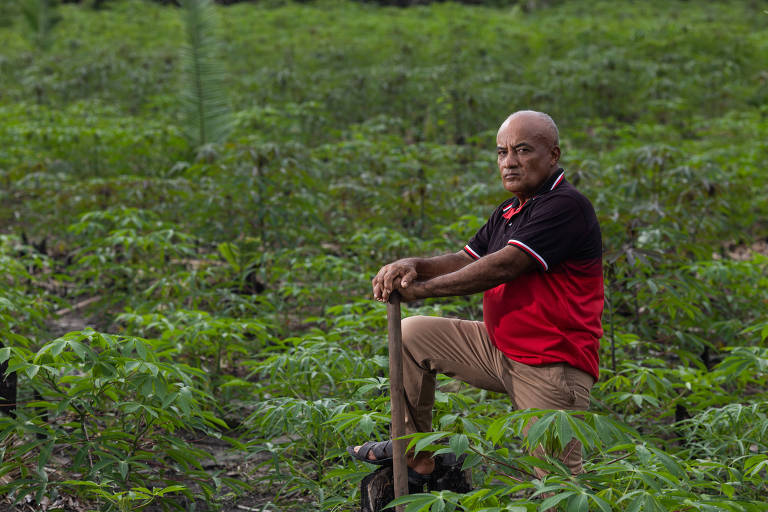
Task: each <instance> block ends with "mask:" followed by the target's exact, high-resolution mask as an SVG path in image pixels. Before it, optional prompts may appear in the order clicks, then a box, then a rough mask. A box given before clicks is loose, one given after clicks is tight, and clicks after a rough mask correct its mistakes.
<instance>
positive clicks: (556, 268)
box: [464, 169, 603, 379]
mask: <svg viewBox="0 0 768 512" xmlns="http://www.w3.org/2000/svg"><path fill="white" fill-rule="evenodd" d="M507 245H514V246H515V247H517V248H518V249H520V250H521V251H523V252H525V253H526V254H527V255H528V256H530V257H531V258H533V260H534V261H536V263H537V268H536V269H535V270H533V271H529V272H526V273H524V274H521V275H520V276H518V277H517V278H516V279H515V280H513V281H510V282H507V283H502V284H500V285H498V286H496V287H494V288H491V289H490V290H487V291H486V292H485V293H484V295H483V320H484V322H485V326H486V329H487V330H488V334H489V336H490V338H491V340H492V342H493V344H494V345H495V346H496V347H497V348H498V349H499V350H501V351H502V352H503V353H504V354H505V355H506V356H507V357H509V358H511V359H513V360H515V361H518V362H520V363H524V364H528V365H532V366H538V365H543V364H550V363H562V362H565V363H568V364H569V365H571V366H573V367H575V368H579V369H581V370H583V371H585V372H587V373H589V374H591V375H592V376H593V377H594V378H595V379H597V378H598V376H599V359H598V350H599V340H600V337H601V336H602V334H603V330H602V323H601V317H602V314H603V267H602V239H601V235H600V225H599V224H598V221H597V216H596V215H595V210H594V208H593V207H592V204H591V203H590V202H589V200H588V199H587V198H586V197H584V195H582V194H581V193H580V192H579V191H578V190H576V188H575V187H574V186H573V185H571V184H570V183H568V182H567V181H566V179H565V172H564V171H563V170H562V169H559V170H558V171H557V172H555V174H553V175H552V176H551V177H550V178H549V179H547V181H546V182H545V183H544V184H543V185H542V186H541V188H540V189H539V190H538V191H537V192H536V193H535V194H534V195H533V197H531V198H530V199H528V200H527V201H525V202H524V203H523V204H520V201H519V200H518V199H517V198H516V197H515V198H511V199H507V200H506V201H504V202H503V203H501V205H499V207H498V208H496V210H495V211H494V212H493V214H492V215H491V216H490V218H489V219H488V222H487V223H486V224H485V225H484V226H483V227H482V228H480V230H479V231H478V232H477V233H476V234H475V236H473V237H472V239H470V241H469V243H467V245H466V246H465V247H464V250H465V251H466V252H467V254H469V255H470V256H471V257H472V258H474V259H479V258H482V257H483V256H485V255H487V254H491V253H493V252H496V251H498V250H500V249H502V248H504V247H506V246H507Z"/></svg>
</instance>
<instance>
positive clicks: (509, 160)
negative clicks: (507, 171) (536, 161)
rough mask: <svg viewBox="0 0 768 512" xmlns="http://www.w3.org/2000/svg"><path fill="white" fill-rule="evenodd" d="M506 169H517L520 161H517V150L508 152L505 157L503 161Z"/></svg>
mask: <svg viewBox="0 0 768 512" xmlns="http://www.w3.org/2000/svg"><path fill="white" fill-rule="evenodd" d="M501 163H502V164H503V165H504V167H517V166H518V164H519V163H520V161H519V160H518V159H517V152H516V151H515V150H512V151H507V154H506V155H504V159H503V160H502V161H501Z"/></svg>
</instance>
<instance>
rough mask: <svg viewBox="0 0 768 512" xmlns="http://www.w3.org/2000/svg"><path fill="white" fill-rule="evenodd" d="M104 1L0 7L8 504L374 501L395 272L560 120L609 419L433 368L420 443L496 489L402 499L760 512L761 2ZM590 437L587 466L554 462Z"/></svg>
mask: <svg viewBox="0 0 768 512" xmlns="http://www.w3.org/2000/svg"><path fill="white" fill-rule="evenodd" d="M99 3H100V2H90V3H88V4H81V5H72V4H63V5H60V6H56V7H55V8H53V7H54V2H49V1H42V0H40V1H35V2H0V45H1V46H0V47H2V50H1V51H0V91H2V94H0V118H2V123H0V225H1V226H2V234H0V283H2V290H3V291H2V294H0V295H1V296H0V343H2V345H3V346H2V347H0V361H6V362H7V363H9V364H10V366H11V369H12V370H15V371H16V372H17V375H18V377H19V403H18V406H17V413H18V415H17V417H16V418H10V417H3V418H0V493H2V496H0V503H2V505H0V508H2V507H3V506H4V507H6V508H8V507H11V506H13V505H12V504H13V503H16V504H20V503H22V500H24V501H29V500H31V501H32V502H36V503H37V504H38V505H39V507H40V508H42V507H43V504H44V503H49V502H55V501H56V500H57V499H59V498H64V497H67V498H72V499H77V500H79V501H80V502H81V505H82V508H84V509H89V510H97V509H99V510H139V509H153V508H163V509H180V510H193V509H194V510H199V509H206V510H209V509H216V508H224V507H225V506H226V505H225V502H226V501H227V500H234V499H236V498H235V495H237V494H239V493H251V496H250V498H253V499H256V500H258V501H259V502H260V503H261V502H264V501H268V502H269V504H266V503H265V504H264V507H263V508H265V509H266V508H267V507H271V506H272V505H274V506H275V507H278V508H281V509H285V510H302V509H305V510H335V511H343V510H352V509H353V508H354V507H355V504H356V502H357V500H358V495H357V492H356V489H357V484H358V482H359V481H360V479H362V478H363V476H364V475H365V474H366V473H367V472H368V469H369V468H366V467H362V465H360V464H357V463H355V462H353V461H351V460H350V459H349V458H348V457H347V456H346V453H345V450H344V449H345V447H346V446H347V445H349V444H357V443H361V442H362V441H363V440H365V439H369V438H385V437H386V436H387V435H388V423H389V418H390V405H389V397H388V378H387V368H386V367H387V354H386V339H385V335H384V333H385V329H386V318H385V311H384V307H383V306H382V305H380V304H377V303H375V302H373V301H371V300H370V299H369V298H368V297H369V294H370V290H369V287H370V278H371V276H372V274H373V272H375V270H376V269H377V268H378V266H379V265H381V264H382V263H383V262H386V261H389V260H392V259H395V258H399V257H403V256H407V255H413V254H424V255H429V254H435V253H440V252H448V251H457V250H459V249H460V248H461V247H462V246H463V244H464V243H466V240H467V239H468V238H469V237H470V236H471V235H472V234H473V233H474V232H475V231H476V230H477V229H478V228H479V227H480V226H481V225H482V224H483V222H484V220H485V218H487V215H488V214H489V212H490V211H491V209H492V208H493V207H494V206H495V205H496V204H498V202H499V201H500V200H501V199H502V198H503V197H504V195H503V190H502V189H501V187H499V186H498V183H497V178H496V172H497V171H496V170H495V168H494V163H493V159H494V157H493V140H494V135H495V129H496V125H497V124H498V122H499V121H501V118H503V117H504V115H506V113H508V112H510V111H512V110H515V109H517V108H536V109H540V110H545V111H548V112H549V113H551V114H552V115H553V116H554V118H555V119H556V120H557V121H558V123H559V125H560V128H561V138H562V141H561V143H562V147H563V155H564V161H563V165H564V167H565V168H566V170H567V177H568V179H569V180H570V181H572V182H574V183H576V184H577V186H578V187H579V188H580V190H582V191H583V192H584V193H585V194H586V195H587V196H588V197H589V198H590V199H591V200H592V202H593V204H594V205H595V207H596V211H597V213H598V216H599V218H600V222H601V227H602V231H603V239H604V246H605V251H606V252H605V259H604V263H605V288H606V296H607V300H606V310H605V313H606V314H605V316H604V327H605V336H604V339H603V340H602V345H601V354H600V356H601V362H602V367H601V378H600V380H599V381H598V383H597V384H596V386H595V388H594V389H593V393H592V397H593V403H592V411H591V412H588V413H583V414H578V415H576V414H570V413H566V412H562V411H514V410H513V406H512V404H511V403H510V401H509V400H508V398H507V397H505V396H502V395H497V394H494V393H490V392H485V391H480V390H475V389H471V388H469V387H466V386H462V385H458V384H456V383H455V382H453V381H451V380H450V379H448V378H443V377H440V378H439V380H438V392H437V396H436V404H435V410H436V413H435V419H434V425H433V426H434V429H435V432H431V433H426V434H423V435H416V436H412V438H411V439H409V442H410V443H411V444H412V446H413V447H414V448H416V449H417V450H426V451H434V452H440V453H448V452H451V453H453V454H456V455H465V456H466V459H465V461H466V462H465V465H466V467H471V468H472V469H473V474H474V486H475V489H474V490H473V491H472V492H470V493H467V494H457V493H452V492H448V491H444V492H441V493H432V494H428V495H415V496H411V497H408V498H404V499H403V500H402V501H403V502H404V503H407V509H408V510H409V511H415V510H433V511H438V510H442V511H448V510H467V511H470V510H471V511H489V512H490V511H496V510H499V511H501V510H514V511H523V510H526V511H532V510H545V509H548V508H554V509H556V510H560V511H566V512H571V511H582V510H584V511H586V510H600V511H609V510H612V511H618V510H622V511H641V510H643V511H645V510H701V511H753V510H767V508H766V505H765V503H764V502H765V496H766V495H768V489H767V488H766V484H765V481H766V474H768V473H766V471H768V459H766V455H765V454H766V452H767V451H768V439H766V432H768V420H767V419H766V418H768V405H767V404H768V401H767V397H766V391H765V390H766V387H767V386H768V353H766V340H768V316H766V304H768V280H767V278H766V276H768V259H767V257H766V254H765V253H766V246H765V242H766V239H767V238H768V231H767V229H768V226H767V225H766V222H765V219H766V218H768V192H767V191H766V188H765V186H763V185H762V183H763V182H764V179H763V175H764V168H763V167H764V165H763V161H764V155H765V153H766V151H768V144H766V142H765V141H768V121H767V120H766V119H768V117H767V116H766V114H768V107H766V105H768V101H767V100H768V90H766V87H765V65H764V63H765V55H766V54H768V53H767V52H768V46H766V43H765V41H766V40H768V39H766V31H765V24H764V17H763V15H762V14H761V11H760V9H759V8H756V7H755V6H754V5H753V4H754V3H750V2H746V1H745V2H729V3H728V4H722V5H721V4H715V3H710V4H707V5H706V6H702V5H699V4H696V3H690V2H662V1H660V0H659V1H655V0H654V1H651V2H644V3H615V2H604V1H600V2H597V3H595V2H584V1H578V0H574V1H570V2H533V3H531V2H528V3H526V4H525V5H522V4H521V5H513V6H501V7H498V8H493V7H489V6H484V7H483V6H466V5H458V4H453V3H441V4H432V5H428V6H414V7H411V8H408V9H392V8H382V7H377V6H373V5H363V4H361V3H356V2H347V1H341V2H335V1H332V2H331V1H321V2H317V3H294V4H291V3H287V4H286V3H280V2H278V3H271V4H269V5H267V4H254V3H252V2H250V3H243V4H239V5H233V6H227V7H224V6H215V7H214V6H213V5H211V2H203V1H200V0H194V1H193V0H189V1H186V2H184V6H183V8H182V9H181V10H180V9H177V8H174V7H171V6H167V5H160V4H158V3H156V2H137V1H130V0H122V1H121V0H114V1H110V2H108V3H106V4H105V5H104V8H103V9H100V10H94V9H92V8H91V6H95V5H96V4H99ZM278 4H279V5H278ZM534 4H535V5H534ZM22 8H23V9H24V12H25V13H27V14H26V16H27V17H26V18H24V19H22V18H21V9H22ZM651 11H652V12H653V13H654V15H653V16H648V15H647V14H648V12H651ZM29 13H34V16H32V17H30V14H29ZM6 14H7V17H6V16H5V15H6ZM41 15H44V16H42V17H41ZM55 19H58V20H59V21H58V22H56V21H53V20H55ZM25 20H26V21H25ZM30 40H31V41H32V42H33V44H34V46H35V47H34V49H32V48H31V47H30V44H29V42H30ZM182 44H184V45H185V46H184V49H182V48H181V46H182ZM43 50H44V51H43ZM230 107H231V110H230ZM22 234H23V235H24V236H23V237H22ZM43 241H45V242H46V243H45V244H43V243H42V242H43ZM405 309H406V314H427V315H450V316H459V317H464V318H472V319H480V318H481V317H482V312H481V300H480V298H479V297H478V296H475V297H460V298H451V299H443V300H439V301H438V300H429V301H425V302H424V303H419V304H411V305H408V307H406V308H405ZM72 317H76V319H77V320H80V321H83V322H85V323H87V324H88V325H91V326H93V329H86V330H79V328H78V330H75V331H74V332H69V333H65V334H63V335H60V334H61V331H62V330H67V331H68V330H70V329H71V324H69V323H67V321H68V320H71V319H72ZM534 421H535V423H532V422H534ZM526 426H530V427H531V428H530V430H528V431H527V436H523V435H522V432H523V431H524V430H525V427H526ZM572 437H576V438H578V439H579V440H580V441H581V443H582V445H583V449H584V455H585V473H583V474H582V475H578V476H570V475H568V474H567V472H566V471H565V469H564V468H563V466H562V465H561V464H560V463H559V462H558V461H557V460H556V459H552V458H549V459H547V460H539V459H536V458H534V457H532V456H530V454H529V451H530V449H531V448H534V447H537V446H540V445H541V446H545V447H547V448H548V449H549V450H550V451H551V452H552V453H555V452H557V451H558V450H560V449H562V447H563V446H564V445H565V444H566V443H567V442H568V441H569V440H570V439H571V438H572ZM201 439H202V440H203V441H204V442H200V440H201ZM214 440H215V441H216V442H217V443H219V445H218V446H224V448H221V450H229V451H228V453H227V455H228V457H230V456H231V457H232V458H233V459H237V460H236V461H235V462H227V463H224V462H222V463H221V464H222V465H224V464H229V466H227V467H223V466H222V465H218V466H217V465H215V464H218V462H215V461H213V460H212V459H213V458H214V457H219V456H220V455H221V453H220V452H219V453H217V454H215V455H214V453H212V450H211V449H210V447H211V446H212V444H209V442H210V443H212V442H213V441H214ZM537 467H538V468H542V469H545V470H546V471H548V475H547V476H546V477H545V478H541V479H540V478H538V477H536V476H534V475H535V468H537ZM47 500H48V501H47ZM46 506H47V505H46Z"/></svg>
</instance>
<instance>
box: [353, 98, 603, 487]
mask: <svg viewBox="0 0 768 512" xmlns="http://www.w3.org/2000/svg"><path fill="white" fill-rule="evenodd" d="M558 144H559V141H558V131H557V126H556V125H555V123H554V122H553V121H552V119H551V118H550V117H549V116H548V115H547V114H544V113H541V112H533V111H520V112H516V113H514V114H512V115H510V116H509V117H508V118H507V119H506V120H505V121H504V123H503V124H502V125H501V127H500V128H499V131H498V134H497V136H496V146H497V148H496V150H497V153H498V165H499V172H500V173H501V180H502V183H503V185H504V188H505V189H506V190H507V191H509V192H510V193H511V194H512V196H513V197H511V198H509V199H507V200H506V201H504V202H503V203H502V204H501V205H499V207H498V208H496V210H495V211H494V212H493V214H491V216H490V218H489V219H488V222H487V223H486V224H485V225H484V226H483V227H482V228H480V230H479V231H478V232H477V233H476V234H475V236H473V237H472V239H471V240H470V241H469V243H467V245H466V246H465V247H464V249H463V250H461V251H459V252H456V253H452V254H445V255H442V256H435V257H432V258H406V259H402V260H398V261H395V262H393V263H390V264H388V265H385V266H384V267H382V268H381V270H379V272H378V274H377V275H376V277H374V278H373V295H374V297H375V298H376V299H377V300H379V301H382V302H383V301H386V300H387V299H388V297H389V294H390V293H391V292H392V290H399V293H400V294H401V295H402V300H404V301H413V300H416V299H423V298H426V297H445V296H453V295H468V294H471V293H477V292H484V296H483V322H473V321H467V320H458V319H450V318H439V317H423V316H417V317H411V318H406V319H405V320H404V321H403V325H402V329H403V366H404V368H403V379H404V387H405V395H406V396H405V398H406V400H405V401H406V418H405V421H406V431H407V432H409V433H413V432H428V431H430V430H431V427H432V407H433V404H434V392H435V375H436V374H437V373H444V374H446V375H449V376H451V377H455V378H457V379H459V380H462V381H464V382H467V383H469V384H471V385H473V386H476V387H479V388H483V389H488V390H491V391H497V392H505V393H507V394H508V395H509V397H510V398H511V399H512V401H513V403H514V404H515V406H516V407H517V408H519V409H527V408H538V409H570V410H586V409H587V408H588V407H589V397H590V389H591V387H592V385H593V384H594V382H595V380H596V379H597V377H598V366H599V365H598V348H599V339H600V336H601V335H602V327H601V315H602V310H603V274H602V258H601V254H602V242H601V237H600V226H599V225H598V221H597V217H596V216H595V212H594V209H593V207H592V205H591V204H590V202H589V200H587V198H586V197H584V196H583V195H582V194H581V193H580V192H579V191H577V190H576V189H575V188H574V187H573V186H572V185H571V184H570V183H568V182H567V181H566V179H565V172H564V171H563V169H561V168H560V167H559V166H558V162H559V160H560V147H559V145H558ZM349 452H350V454H351V455H353V456H354V457H356V458H358V459H361V460H365V461H366V462H371V463H374V464H383V463H388V459H390V457H391V443H389V442H387V441H384V442H380V443H376V442H368V443H365V444H364V445H362V446H356V447H354V448H350V449H349ZM534 453H535V454H537V455H539V456H541V455H542V453H541V451H540V450H539V451H538V453H537V452H534ZM556 455H557V456H558V457H559V458H560V459H561V460H562V461H563V463H564V464H565V465H566V466H567V467H568V468H569V469H570V470H571V472H572V473H574V474H576V473H579V472H581V471H582V469H581V467H582V465H581V445H580V444H579V443H578V441H577V440H575V439H574V440H572V441H571V443H570V444H569V445H568V446H567V447H566V449H565V451H564V452H563V453H560V454H556ZM408 466H409V468H411V471H409V474H410V475H411V476H414V475H416V476H419V475H421V476H423V477H424V478H425V479H428V475H429V474H430V473H431V472H432V471H433V470H434V466H435V462H434V459H433V458H432V457H431V456H430V454H429V453H419V454H417V455H416V456H415V457H413V456H409V458H408ZM538 473H539V475H543V474H544V473H543V472H538Z"/></svg>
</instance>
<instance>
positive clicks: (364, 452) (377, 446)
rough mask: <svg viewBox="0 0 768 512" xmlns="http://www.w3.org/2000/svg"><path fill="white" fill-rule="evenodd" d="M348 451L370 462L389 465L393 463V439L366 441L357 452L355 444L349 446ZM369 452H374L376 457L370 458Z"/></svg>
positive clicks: (357, 457)
mask: <svg viewBox="0 0 768 512" xmlns="http://www.w3.org/2000/svg"><path fill="white" fill-rule="evenodd" d="M347 453H349V454H350V455H351V456H352V457H354V458H355V459H357V460H361V461H363V462H367V463H368V464H375V465H377V466H389V465H391V464H392V441H391V440H389V441H366V442H365V443H363V444H362V445H361V446H360V449H359V450H358V451H357V452H355V447H354V446H347ZM369 453H372V454H373V456H374V457H376V459H375V460H371V459H369V458H368V454H369Z"/></svg>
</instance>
